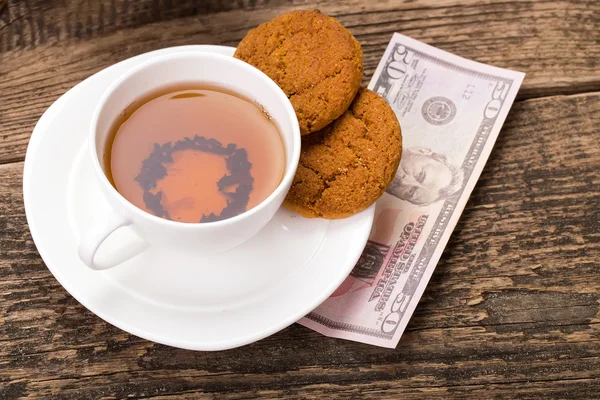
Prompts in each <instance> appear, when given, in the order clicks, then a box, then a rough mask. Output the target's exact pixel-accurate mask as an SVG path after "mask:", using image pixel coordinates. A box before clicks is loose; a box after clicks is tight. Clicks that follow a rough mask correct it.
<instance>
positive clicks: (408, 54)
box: [387, 45, 413, 79]
mask: <svg viewBox="0 0 600 400" xmlns="http://www.w3.org/2000/svg"><path fill="white" fill-rule="evenodd" d="M392 58H393V61H392V62H390V63H389V64H388V66H387V73H388V75H389V77H390V78H392V79H399V78H401V77H402V76H403V75H404V74H405V73H406V67H407V66H408V65H409V64H410V62H411V61H412V58H413V52H412V51H410V50H408V49H407V48H406V47H404V46H402V45H399V46H398V47H396V51H394V54H393V55H392Z"/></svg>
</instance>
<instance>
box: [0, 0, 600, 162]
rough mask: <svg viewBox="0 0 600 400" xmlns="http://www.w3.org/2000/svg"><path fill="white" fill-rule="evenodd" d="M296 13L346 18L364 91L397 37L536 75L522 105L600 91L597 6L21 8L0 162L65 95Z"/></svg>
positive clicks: (75, 3) (0, 131)
mask: <svg viewBox="0 0 600 400" xmlns="http://www.w3.org/2000/svg"><path fill="white" fill-rule="evenodd" d="M296 8H320V9H321V10H322V11H323V12H326V13H328V14H331V15H333V16H336V17H337V18H339V20H340V21H341V22H342V23H343V24H344V25H345V26H347V27H348V28H349V29H350V30H351V31H352V32H353V33H354V34H355V35H356V37H357V38H358V39H359V41H360V42H361V44H362V45H363V50H364V56H365V58H364V62H365V69H366V73H365V79H364V83H365V84H366V83H367V82H368V80H369V79H370V77H371V75H372V73H373V71H374V69H375V67H376V65H377V63H378V62H379V60H380V58H381V56H382V54H383V51H384V49H385V46H386V45H387V43H388V42H389V40H390V37H391V35H392V33H393V32H396V31H397V32H401V33H404V34H406V35H408V36H411V37H414V38H415V39H418V40H421V41H424V42H426V43H429V44H432V45H434V46H437V47H439V48H441V49H444V50H447V51H450V52H453V53H456V54H458V55H461V56H464V57H467V58H470V59H474V60H477V61H481V62H484V63H489V64H493V65H497V66H500V67H507V68H513V69H517V70H521V71H524V72H526V73H527V77H526V79H525V82H524V83H523V87H522V90H521V92H520V94H519V98H521V99H524V98H531V97H537V96H542V95H551V94H570V93H578V92H586V91H597V90H600V68H598V60H599V59H600V46H599V43H600V39H599V38H598V35H591V34H589V32H595V31H597V30H598V25H599V24H600V22H599V18H598V13H599V12H600V3H599V2H596V1H593V0H562V1H524V0H523V1H521V0H512V1H505V2H501V3H482V2H480V1H477V0H468V1H463V2H458V1H456V0H445V1H443V2H436V3H435V5H432V3H431V2H430V1H425V0H418V1H411V2H403V1H398V0H386V1H381V2H377V3H369V5H368V6H366V5H365V4H363V2H361V1H359V0H344V1H340V2H327V1H299V0H298V1H283V0H278V1H251V0H244V1H229V2H227V1H225V2H221V1H206V2H200V3H199V2H194V1H191V0H189V1H175V2H174V1H166V0H162V1H158V0H139V1H129V0H111V1H108V0H103V1H95V2H90V1H87V0H65V1H62V2H48V1H45V0H28V1H20V2H17V1H12V2H10V5H9V7H7V8H6V10H5V12H3V13H2V14H0V93H1V94H2V101H1V102H0V163H6V162H12V161H19V160H23V157H24V154H25V149H26V145H27V142H28V140H29V136H30V134H31V131H32V129H33V127H34V125H35V122H36V121H37V120H38V119H39V117H40V116H41V115H42V113H43V112H44V110H46V108H47V107H48V106H49V105H50V104H51V103H52V102H53V101H55V100H56V99H57V98H58V97H59V96H60V95H62V94H63V93H64V92H65V91H66V90H68V89H69V88H71V87H73V86H74V85H75V84H77V83H78V82H80V81H82V80H83V79H85V78H87V77H89V76H90V75H92V74H93V73H95V72H97V71H99V70H101V69H103V68H106V67H107V66H109V65H111V64H113V63H115V62H118V61H120V60H123V59H126V58H129V57H131V56H134V55H137V54H140V53H144V52H147V51H151V50H155V49H158V48H163V47H169V46H176V45H184V44H200V43H211V44H223V45H230V46H235V45H236V44H237V43H238V41H239V40H240V39H241V38H242V37H243V36H244V35H245V33H246V32H247V31H248V30H249V29H251V28H253V27H254V26H256V25H258V24H259V23H261V22H263V21H266V20H268V19H270V18H273V17H274V16H276V15H278V14H280V13H282V12H286V11H290V10H292V9H296Z"/></svg>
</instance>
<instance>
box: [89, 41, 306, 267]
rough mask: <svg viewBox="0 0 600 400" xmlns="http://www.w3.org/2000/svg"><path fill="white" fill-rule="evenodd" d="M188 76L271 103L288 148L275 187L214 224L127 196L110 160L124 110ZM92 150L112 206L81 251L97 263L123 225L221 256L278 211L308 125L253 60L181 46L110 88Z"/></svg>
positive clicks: (95, 123) (95, 124)
mask: <svg viewBox="0 0 600 400" xmlns="http://www.w3.org/2000/svg"><path fill="white" fill-rule="evenodd" d="M180 83H193V84H198V83H201V84H202V83H205V84H207V85H210V86H220V87H223V88H224V89H226V90H231V91H233V92H236V93H238V94H240V95H242V96H243V97H245V98H247V99H249V100H252V101H254V102H255V103H256V104H258V105H260V106H261V107H263V108H264V109H265V110H266V112H267V113H268V114H269V115H270V116H271V118H272V119H273V121H274V123H275V124H276V125H277V127H278V129H279V133H280V134H281V138H282V141H283V143H284V148H285V156H286V165H285V174H284V176H283V179H282V181H281V183H280V184H279V186H278V187H277V188H276V189H275V191H274V192H273V193H271V195H270V196H269V197H267V199H265V200H264V201H263V202H262V203H260V204H258V205H257V206H256V207H254V208H252V209H250V210H248V211H246V212H244V213H242V214H240V215H238V216H235V217H232V218H229V219H226V220H222V221H217V222H208V223H183V222H174V221H170V220H166V219H163V218H159V217H156V216H154V215H152V214H149V213H147V212H146V211H143V210H141V209H139V208H137V207H136V206H134V205H133V204H131V203H130V202H129V201H128V200H126V199H125V198H124V197H123V196H122V195H121V194H120V193H119V192H118V191H117V190H116V189H115V188H114V187H113V186H112V185H111V183H110V182H109V180H108V178H107V177H106V173H105V170H104V168H105V166H104V165H102V159H103V155H104V154H105V152H107V151H108V149H106V148H105V147H106V145H107V136H108V135H109V133H110V129H111V126H112V124H113V123H114V122H115V120H116V119H117V117H118V116H119V115H120V114H121V113H122V112H123V111H124V110H125V109H126V108H127V107H128V106H130V105H131V104H132V103H134V102H135V101H136V100H139V99H140V98H142V97H144V95H145V94H147V93H149V92H152V91H155V90H156V89H158V88H162V87H165V86H170V85H176V84H180ZM89 143H90V147H89V150H90V155H91V157H92V162H93V165H94V173H95V179H97V180H98V181H99V184H100V186H101V188H102V192H103V193H104V195H105V196H106V199H107V200H108V202H109V204H110V205H111V207H112V211H111V212H110V213H109V214H108V215H107V216H106V218H104V220H103V221H102V222H101V223H99V224H98V225H96V226H94V227H92V228H91V229H90V230H89V231H88V232H86V233H85V234H84V236H83V238H82V240H81V243H80V244H79V257H80V258H81V260H82V261H83V262H84V263H85V264H86V265H87V266H89V267H90V268H92V269H106V268H110V267H113V266H114V265H102V266H100V265H98V264H97V263H96V262H95V261H94V256H95V254H96V252H97V250H98V248H99V247H100V245H101V244H102V242H104V240H106V238H108V237H109V236H110V235H111V234H112V233H113V232H115V231H116V230H117V229H119V228H122V227H128V228H127V229H133V230H134V231H135V232H136V233H137V234H138V235H139V236H140V238H142V239H143V240H145V241H146V242H147V243H148V244H149V245H150V246H155V247H164V248H168V249H170V250H177V251H182V252H188V253H192V254H198V255H203V256H204V255H205V256H208V255H213V254H216V253H220V252H224V251H227V250H230V249H232V248H233V247H235V246H238V245H240V244H242V243H243V242H245V241H246V240H248V239H250V238H251V237H252V236H254V235H255V234H256V233H258V232H259V231H260V230H261V229H262V228H263V227H264V226H265V225H266V224H267V223H268V222H269V221H270V220H271V218H272V217H273V216H274V215H275V213H276V212H277V210H278V209H279V207H280V206H281V203H282V202H283V199H284V198H285V196H286V194H287V192H288V190H289V188H290V186H291V184H292V179H293V177H294V174H295V173H296V167H297V166H298V159H299V157H300V130H299V127H298V120H297V118H296V114H295V112H294V109H293V107H292V105H291V103H290V101H289V100H288V98H287V96H286V95H285V94H284V93H283V91H282V90H281V89H280V88H279V87H278V86H277V84H275V82H273V81H272V80H271V79H270V78H269V77H267V76H266V75H265V74H264V73H262V72H261V71H259V70H258V69H256V68H254V67H252V66H251V65H249V64H247V63H245V62H243V61H240V60H237V59H235V58H233V57H227V56H223V55H219V54H212V53H203V52H187V53H177V54H171V55H167V56H161V57H157V58H154V59H152V60H150V61H148V62H146V63H144V64H142V65H140V66H138V67H136V68H133V69H132V70H130V71H128V72H127V73H125V74H124V75H123V76H122V77H121V78H120V79H118V80H117V81H115V82H114V83H113V84H112V85H111V86H110V87H109V88H108V89H107V90H106V92H105V94H104V95H103V96H102V99H101V100H100V103H99V105H98V107H97V108H96V111H95V112H94V115H93V117H92V121H91V125H90V132H89Z"/></svg>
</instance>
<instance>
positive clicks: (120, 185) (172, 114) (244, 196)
mask: <svg viewBox="0 0 600 400" xmlns="http://www.w3.org/2000/svg"><path fill="white" fill-rule="evenodd" d="M106 148H107V151H106V152H105V158H104V164H105V170H106V171H107V175H108V177H109V179H110V180H111V183H112V184H113V185H114V187H115V188H116V189H117V190H118V191H119V193H121V194H122V195H123V196H124V197H125V198H126V199H127V200H129V201H130V202H131V203H133V204H134V205H136V206H137V207H139V208H141V209H143V210H145V211H147V212H149V213H151V214H154V215H156V216H158V217H162V218H166V219H170V220H173V221H178V222H212V221H219V220H223V219H227V218H231V217H234V216H236V215H239V214H241V213H243V212H245V211H247V210H250V209H251V208H253V207H255V206H256V205H258V204H259V203H261V202H262V201H263V200H265V199H266V198H267V197H268V196H269V195H270V194H271V193H272V192H273V191H274V190H275V189H276V188H277V186H278V185H279V183H280V181H281V179H282V177H283V173H284V168H285V153H284V149H283V143H282V141H281V136H280V135H279V132H278V131H277V128H276V126H275V124H274V123H273V122H272V121H271V119H270V118H269V117H268V116H267V115H265V113H264V112H263V111H262V110H261V109H260V108H259V107H258V106H257V105H255V104H253V103H252V102H250V101H248V100H245V99H243V98H241V97H239V96H238V95H236V94H233V93H230V92H225V91H223V90H222V89H220V88H214V87H199V88H198V87H196V88H194V87H193V86H191V85H187V86H183V87H182V86H179V87H171V88H167V89H164V90H161V91H160V92H155V93H153V94H152V95H150V96H147V97H146V98H143V99H140V100H139V101H137V102H136V103H135V104H134V105H133V106H131V107H129V108H128V109H127V110H126V111H125V112H124V113H123V115H122V117H121V118H120V119H119V120H118V121H116V123H115V124H114V126H113V129H112V132H111V134H110V135H109V142H108V143H107V146H106Z"/></svg>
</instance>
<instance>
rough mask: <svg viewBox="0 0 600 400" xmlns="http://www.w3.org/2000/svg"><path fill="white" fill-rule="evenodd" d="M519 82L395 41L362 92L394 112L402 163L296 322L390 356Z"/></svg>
mask: <svg viewBox="0 0 600 400" xmlns="http://www.w3.org/2000/svg"><path fill="white" fill-rule="evenodd" d="M524 77H525V74H523V73H521V72H516V71H511V70H507V69H501V68H496V67H493V66H490V65H485V64H481V63H478V62H475V61H470V60H466V59H464V58H461V57H458V56H455V55H453V54H450V53H447V52H445V51H442V50H439V49H437V48H435V47H432V46H429V45H426V44H424V43H421V42H419V41H416V40H414V39H411V38H409V37H406V36H404V35H401V34H398V33H395V34H394V35H393V37H392V40H391V41H390V43H389V45H388V47H387V49H386V51H385V53H384V55H383V58H382V59H381V61H380V63H379V65H378V67H377V69H376V71H375V73H374V75H373V78H372V79H371V82H370V83H369V89H371V90H374V91H375V92H377V93H378V94H379V95H380V96H382V97H383V98H384V99H385V100H386V101H387V102H388V103H389V104H390V106H391V107H392V108H393V109H394V112H395V113H396V116H397V117H398V120H399V121H400V126H401V128H402V136H403V140H402V142H403V143H402V145H403V151H402V160H401V163H400V167H399V168H398V172H397V174H396V177H395V179H394V180H393V182H392V183H391V185H390V186H389V187H388V188H387V190H386V193H384V195H383V196H382V197H381V198H380V199H379V200H378V201H377V204H376V211H375V221H374V224H373V228H372V230H371V235H370V237H369V241H368V243H367V245H366V247H365V249H364V251H363V254H362V256H361V258H360V260H359V261H358V263H357V265H356V266H355V267H354V269H353V270H352V272H351V273H350V275H349V276H348V278H347V279H346V280H345V281H344V283H343V284H342V285H341V286H340V287H339V288H338V289H337V290H336V291H335V292H334V293H333V294H332V296H331V297H330V298H329V299H327V300H326V301H325V302H324V303H323V304H321V305H320V306H319V307H318V308H317V309H315V310H314V311H313V312H311V313H310V314H308V315H307V316H306V317H305V318H303V319H301V320H300V321H298V322H299V323H300V324H302V325H304V326H306V327H308V328H311V329H314V330H315V331H317V332H320V333H322V334H324V335H326V336H331V337H337V338H342V339H349V340H355V341H359V342H363V343H369V344H373V345H377V346H383V347H396V345H397V344H398V341H399V340H400V337H401V336H402V333H403V332H404V329H405V328H406V325H407V324H408V321H409V320H410V317H411V316H412V314H413V312H414V310H415V308H416V306H417V304H418V302H419V299H420V298H421V296H422V294H423V292H424V290H425V287H426V286H427V283H428V282H429V279H430V277H431V275H432V273H433V271H434V269H435V266H436V264H437V262H438V261H439V259H440V256H441V254H442V252H443V250H444V247H445V246H446V243H447V242H448V239H449V238H450V235H451V233H452V231H453V230H454V227H455V225H456V223H457V221H458V219H459V217H460V214H461V213H462V210H463V209H464V207H465V204H466V203H467V200H468V198H469V196H470V194H471V192H472V190H473V188H474V187H475V184H476V182H477V180H478V179H479V175H480V174H481V171H482V170H483V167H484V165H485V163H486V161H487V159H488V157H489V155H490V152H491V151H492V147H493V145H494V142H495V141H496V138H497V137H498V134H499V132H500V128H501V127H502V124H503V123H504V120H505V119H506V116H507V114H508V111H509V110H510V107H511V106H512V104H513V101H514V99H515V97H516V95H517V91H518V90H519V87H520V86H521V83H522V81H523V78H524Z"/></svg>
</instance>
